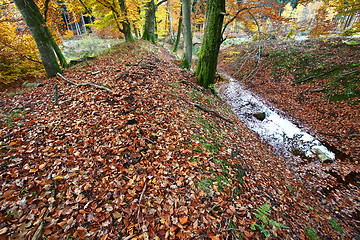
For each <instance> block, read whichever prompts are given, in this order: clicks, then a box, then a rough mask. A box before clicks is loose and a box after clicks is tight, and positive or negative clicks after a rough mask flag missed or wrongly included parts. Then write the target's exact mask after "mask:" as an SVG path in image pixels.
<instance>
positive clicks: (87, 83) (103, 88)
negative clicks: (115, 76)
mask: <svg viewBox="0 0 360 240" xmlns="http://www.w3.org/2000/svg"><path fill="white" fill-rule="evenodd" d="M56 75H58V76H59V77H61V78H62V79H64V80H65V81H67V82H68V83H71V84H73V85H75V86H77V87H80V86H92V87H96V88H99V89H101V90H106V91H108V92H110V93H114V92H113V91H112V90H110V89H109V88H107V87H104V86H100V85H97V84H94V83H91V82H86V83H76V82H73V81H71V80H69V79H67V78H65V77H64V76H63V75H61V74H60V73H57V74H56Z"/></svg>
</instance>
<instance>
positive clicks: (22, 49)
mask: <svg viewBox="0 0 360 240" xmlns="http://www.w3.org/2000/svg"><path fill="white" fill-rule="evenodd" d="M35 3H36V4H37V6H38V8H39V9H40V12H41V13H42V15H43V18H44V19H45V22H46V25H47V26H48V27H49V29H50V31H51V34H52V35H53V37H54V39H55V41H56V42H57V43H58V44H60V45H61V43H62V40H63V39H68V38H72V37H74V36H78V35H81V34H87V33H90V32H92V33H93V34H96V35H98V36H101V37H105V38H111V37H115V38H125V40H127V41H132V40H134V37H135V38H139V37H141V36H143V34H144V30H145V28H144V24H145V22H146V17H147V16H146V13H147V10H148V9H149V5H148V3H149V1H146V0H117V1H107V0H90V1H83V0H64V1H55V0H35ZM154 4H155V6H156V8H155V15H154V27H153V28H154V29H153V30H152V31H153V32H154V33H153V34H154V36H156V39H157V40H159V39H163V40H164V41H166V40H167V39H168V40H169V41H174V40H175V36H176V32H177V31H178V29H181V28H179V27H178V26H179V23H180V24H181V21H179V19H180V18H181V15H182V14H181V2H180V1H176V0H167V1H166V0H163V1H154ZM225 4H226V5H225V7H226V12H225V13H224V14H225V16H224V22H223V26H224V31H223V36H222V38H223V40H225V39H230V38H238V37H244V36H248V37H250V39H253V40H257V39H258V38H259V36H258V35H259V31H260V32H261V33H262V38H263V39H291V38H293V37H295V36H301V35H307V36H308V37H321V36H329V35H330V36H331V35H344V36H351V35H354V34H357V33H358V32H359V31H360V3H359V1H357V0H346V1H345V0H331V1H309V0H306V1H301V3H299V2H298V1H296V0H295V1H294V0H292V1H281V0H278V1H275V0H261V1H235V0H227V1H226V2H225ZM250 10H251V12H250ZM205 20H206V1H205V0H194V1H192V3H191V24H192V35H193V38H194V43H195V44H196V43H197V42H198V41H200V40H201V39H202V37H201V36H202V35H203V32H204V29H205ZM258 26H259V27H258ZM0 27H1V29H2V31H1V32H0V45H1V50H0V63H1V65H0V77H1V84H2V85H11V84H12V83H14V82H16V81H19V80H21V79H29V78H30V79H37V78H40V77H42V76H43V75H44V71H43V70H42V67H41V65H40V63H41V59H40V57H39V53H38V50H37V48H36V44H35V42H34V41H33V39H32V36H31V34H30V31H29V30H28V28H27V26H26V24H25V23H24V21H23V19H22V17H21V14H20V13H19V11H18V10H17V8H16V6H15V4H14V2H13V1H10V0H1V1H0ZM225 27H226V29H225Z"/></svg>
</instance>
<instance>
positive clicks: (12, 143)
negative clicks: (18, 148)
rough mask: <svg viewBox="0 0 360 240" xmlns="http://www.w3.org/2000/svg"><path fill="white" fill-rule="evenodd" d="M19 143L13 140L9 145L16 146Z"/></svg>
mask: <svg viewBox="0 0 360 240" xmlns="http://www.w3.org/2000/svg"><path fill="white" fill-rule="evenodd" d="M16 144H17V142H11V143H9V146H10V147H12V146H15V145H16Z"/></svg>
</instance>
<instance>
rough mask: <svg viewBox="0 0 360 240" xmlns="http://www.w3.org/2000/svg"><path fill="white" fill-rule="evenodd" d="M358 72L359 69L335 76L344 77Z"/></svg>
mask: <svg viewBox="0 0 360 240" xmlns="http://www.w3.org/2000/svg"><path fill="white" fill-rule="evenodd" d="M358 72H360V70H355V71H352V72H348V73H344V74H342V75H340V76H337V78H342V77H346V76H349V75H353V74H355V73H358Z"/></svg>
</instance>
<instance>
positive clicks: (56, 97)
mask: <svg viewBox="0 0 360 240" xmlns="http://www.w3.org/2000/svg"><path fill="white" fill-rule="evenodd" d="M58 101H59V90H58V85H57V84H55V105H58V103H59V102H58Z"/></svg>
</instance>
